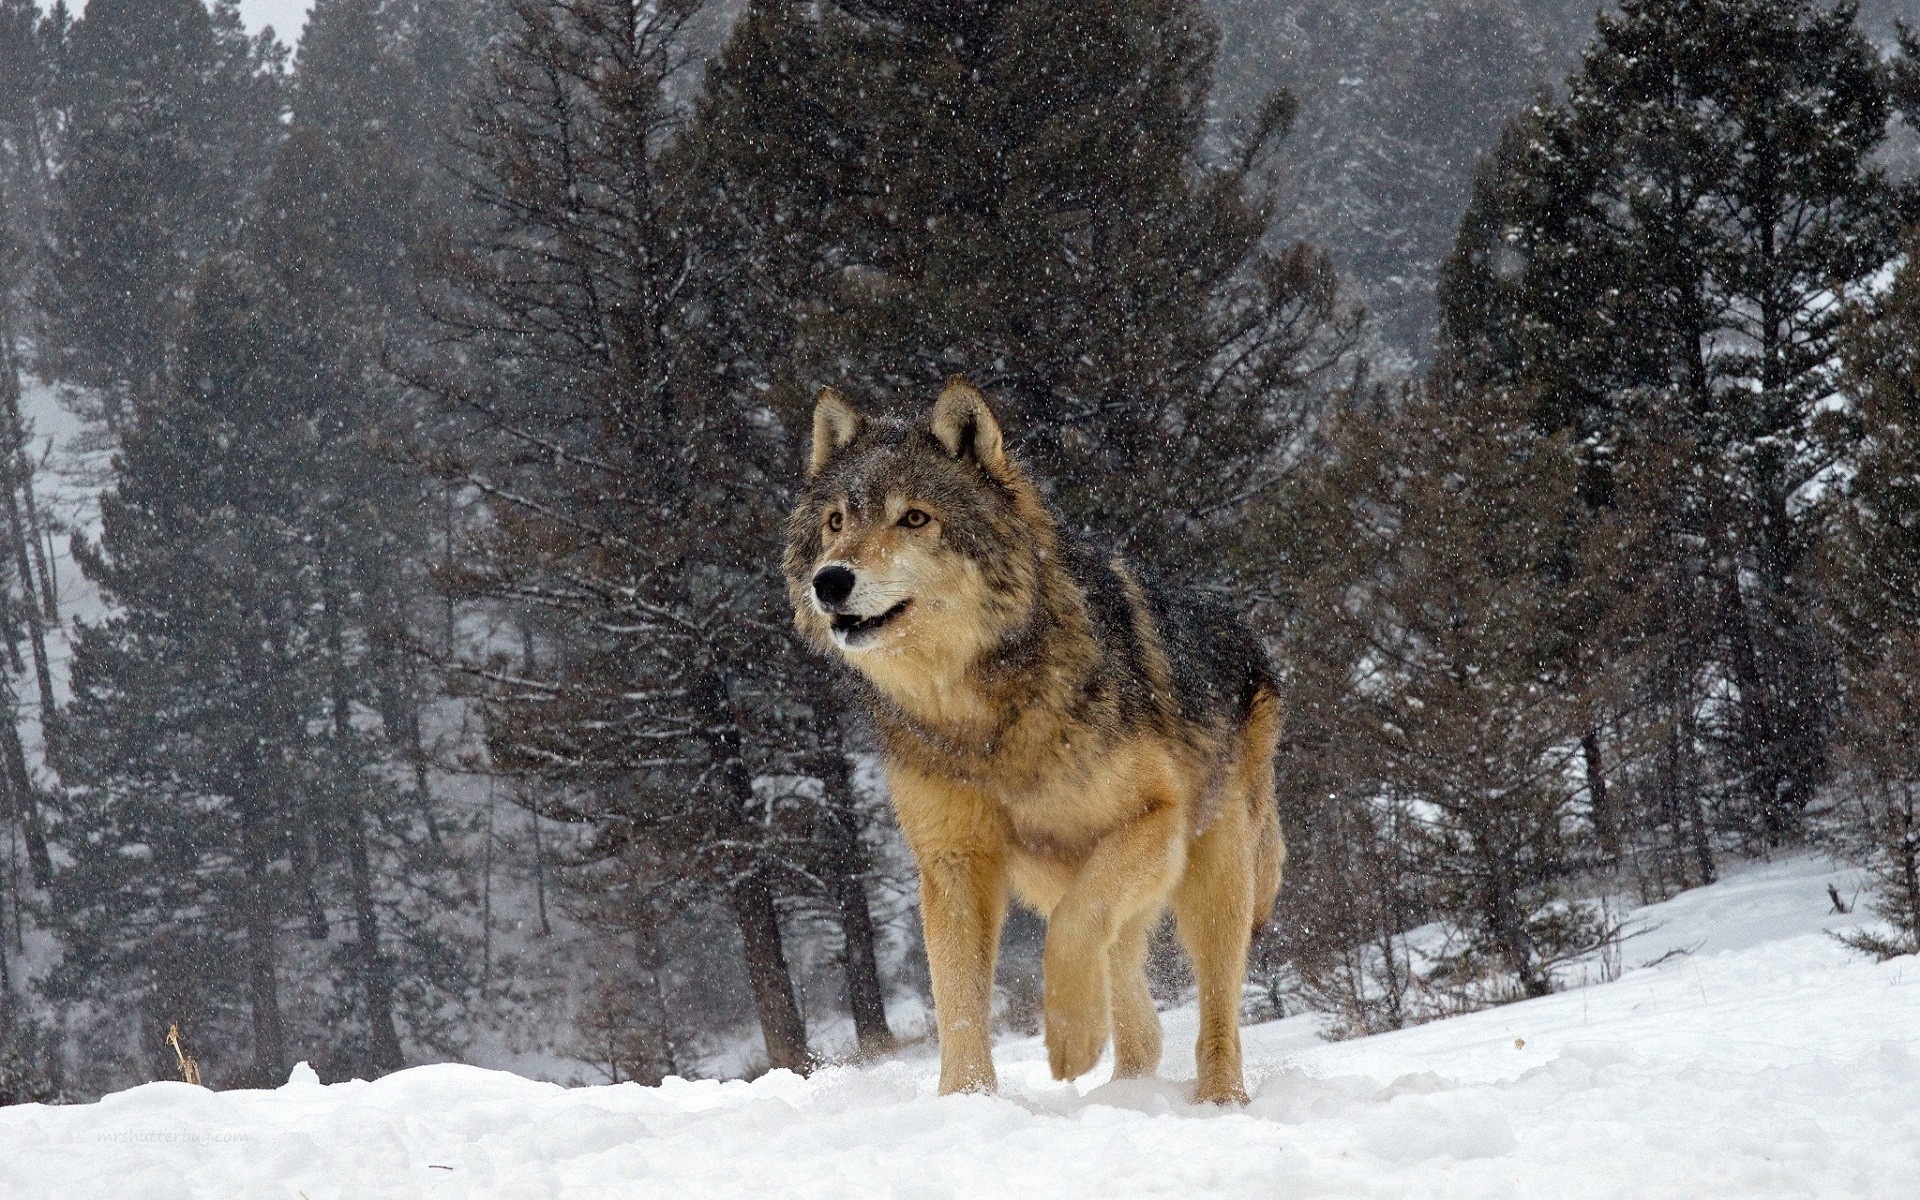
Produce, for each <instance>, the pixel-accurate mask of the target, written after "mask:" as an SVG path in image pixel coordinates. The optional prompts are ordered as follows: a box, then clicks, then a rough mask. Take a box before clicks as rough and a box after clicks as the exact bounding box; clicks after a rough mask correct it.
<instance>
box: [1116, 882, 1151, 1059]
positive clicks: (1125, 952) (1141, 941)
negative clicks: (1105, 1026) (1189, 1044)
mask: <svg viewBox="0 0 1920 1200" xmlns="http://www.w3.org/2000/svg"><path fill="white" fill-rule="evenodd" d="M1162 911H1163V910H1161V909H1160V908H1159V907H1157V906H1156V907H1154V908H1152V909H1149V910H1148V911H1146V912H1143V913H1141V914H1140V915H1139V916H1136V917H1135V918H1134V919H1133V920H1131V921H1129V922H1127V924H1126V927H1125V928H1123V929H1122V930H1121V931H1120V936H1119V937H1117V938H1115V939H1114V943H1113V946H1112V948H1111V949H1109V950H1108V951H1107V971H1108V974H1109V976H1110V977H1111V978H1112V980H1113V1077H1114V1078H1115V1079H1141V1078H1145V1077H1147V1076H1150V1075H1152V1074H1153V1073H1154V1072H1155V1071H1157V1070H1159V1069H1160V1014H1159V1012H1158V1011H1157V1010H1156V1009H1155V1008H1154V1006H1153V993H1151V992H1149V991H1148V990H1147V943H1148V939H1149V938H1151V937H1152V935H1153V927H1154V926H1155V925H1157V924H1159V922H1160V914H1161V912H1162Z"/></svg>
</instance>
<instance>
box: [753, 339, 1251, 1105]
mask: <svg viewBox="0 0 1920 1200" xmlns="http://www.w3.org/2000/svg"><path fill="white" fill-rule="evenodd" d="M787 534H788V539H787V550H786V556H785V562H784V567H785V573H786V578H787V583H788V587H789V591H790V593H791V598H792V601H793V609H794V616H795V622H796V624H797V626H798V628H799V631H800V633H801V635H802V636H803V637H804V638H805V640H806V641H807V642H809V643H810V644H811V645H813V646H814V647H817V648H818V649H820V650H821V651H823V652H825V653H828V654H831V655H834V656H836V657H838V658H840V659H841V660H842V661H844V662H845V663H846V664H847V665H848V666H850V667H851V668H852V669H853V672H854V678H855V679H856V680H858V681H863V686H862V687H861V690H862V691H863V692H864V693H865V696H866V701H867V703H868V704H869V705H870V707H871V710H872V715H873V719H874V723H875V725H876V727H877V729H878V731H879V735H880V740H881V746H882V757H883V759H884V762H885V767H886V776H887V782H888V784H889V787H890V789H891V791H892V798H893V804H894V807H895V811H896V812H897V813H898V814H899V820H900V828H901V830H902V832H903V833H904V835H905V837H906V840H907V843H908V845H909V847H910V848H911V850H912V851H913V855H914V858H915V860H916V862H917V864H918V866H919V869H920V913H921V919H922V922H923V925H924V928H925V932H926V948H927V960H928V966H929V967H930V969H931V974H932V979H933V997H934V1009H935V1020H936V1023H937V1026H938V1030H939V1040H940V1091H941V1093H942V1094H943V1095H944V1094H948V1093H952V1092H963V1091H992V1090H993V1088H994V1086H995V1076H994V1069H993V1058H992V1052H991V1048H990V1044H989V1037H988V1034H989V1028H988V1022H989V1015H990V1014H989V1008H990V1004H991V999H992V989H993V973H994V961H995V958H996V955H997V953H998V949H999V941H1000V926H1001V922H1002V919H1003V918H1004V916H1005V913H1006V907H1007V902H1008V898H1009V895H1011V896H1012V897H1014V898H1017V899H1018V900H1020V901H1021V902H1022V903H1024V904H1026V905H1028V906H1030V907H1031V908H1032V909H1033V910H1034V911H1035V912H1037V913H1039V914H1040V915H1042V916H1044V917H1045V918H1046V921H1047V933H1046V948H1045V951H1044V954H1043V957H1042V960H1041V966H1042V971H1043V984H1042V995H1043V1010H1044V1018H1045V1028H1046V1047H1047V1058H1048V1062H1049V1065H1050V1066H1051V1068H1052V1070H1053V1076H1054V1078H1055V1079H1061V1080H1067V1079H1074V1078H1077V1077H1078V1076H1080V1075H1083V1074H1085V1073H1086V1072H1087V1071H1088V1070H1090V1069H1091V1068H1092V1067H1093V1066H1094V1064H1095V1063H1096V1062H1097V1061H1098V1059H1099V1057H1100V1055H1101V1052H1102V1051H1103V1050H1104V1049H1105V1048H1106V1045H1107V1042H1108V1040H1109V1037H1111V1040H1112V1042H1113V1047H1114V1077H1115V1078H1129V1077H1136V1076H1146V1075H1151V1074H1153V1073H1154V1072H1155V1070H1156V1069H1157V1068H1158V1066H1159V1061H1160V1047H1161V1034H1160V1021H1159V1016H1158V1014H1157V1013H1156V1012H1155V1010H1154V1005H1153V999H1152V997H1151V996H1150V995H1149V994H1148V991H1147V981H1146V972H1145V965H1146V957H1147V942H1148V937H1149V935H1150V934H1151V933H1152V931H1153V929H1154V927H1155V926H1156V925H1157V924H1158V922H1159V920H1160V918H1161V916H1162V914H1163V913H1164V912H1165V910H1166V909H1167V907H1169V906H1171V907H1172V909H1173V913H1174V917H1175V920H1176V922H1177V925H1178V930H1179V935H1180V940H1181V942H1182V943H1183V945H1184V946H1185V949H1186V952H1187V955H1188V957H1189V959H1190V960H1191V961H1192V964H1193V970H1194V975H1195V977H1196V979H1197V982H1198V985H1199V1002H1200V1033H1199V1040H1198V1044H1197V1046H1196V1047H1195V1052H1196V1058H1197V1060H1198V1063H1199V1078H1198V1081H1197V1083H1196V1086H1195V1098H1196V1099H1197V1100H1199V1101H1205V1102H1215V1103H1228V1102H1244V1101H1245V1100H1246V1086H1245V1082H1244V1079H1243V1075H1242V1068H1241V1054H1240V1029H1239V1011H1240V1001H1241V993H1242V990H1243V988H1244V986H1245V977H1246V964H1247V951H1248V945H1249V942H1250V941H1251V939H1252V936H1253V934H1254V932H1255V930H1256V929H1257V928H1258V926H1259V925H1260V924H1261V923H1263V922H1264V921H1265V920H1266V919H1267V916H1268V914H1269V913H1270V912H1271V910H1272V908H1273V903H1274V899H1275V897H1276V896H1277V895H1278V892H1279V888H1280V871H1281V866H1282V864H1283V862H1284V860H1285V855H1286V850H1285V846H1284V843H1283V842H1282V840H1281V834H1280V822H1279V817H1278V813H1277V810H1276V807H1275V801H1274V767H1273V760H1274V749H1275V745H1276V743H1277V741H1278V738H1279V733H1280V720H1281V712H1280V701H1279V695H1278V689H1277V687H1276V685H1275V683H1274V678H1273V672H1272V669H1271V666H1270V665H1269V663H1268V660H1267V657H1266V654H1265V652H1264V650H1263V649H1262V647H1261V645H1260V642H1259V640H1258V639H1257V638H1256V637H1255V636H1254V634H1253V633H1252V631H1250V630H1249V629H1248V628H1247V627H1246V626H1245V625H1243V624H1242V623H1241V622H1240V621H1238V620H1237V619H1236V618H1235V617H1234V616H1233V615H1232V614H1231V613H1229V612H1228V611H1226V610H1225V609H1224V608H1222V607H1221V606H1219V605H1218V604H1215V603H1213V602H1211V601H1209V600H1208V599H1206V598H1205V597H1203V596H1201V595H1198V594H1193V593H1183V592H1180V591H1177V590H1174V589H1170V588H1166V587H1162V586H1160V585H1159V584H1157V583H1156V582H1155V581H1153V580H1152V579H1149V578H1148V577H1147V576H1146V575H1145V574H1144V573H1143V572H1141V571H1139V570H1137V569H1136V568H1134V567H1133V566H1131V565H1129V564H1128V563H1127V561H1126V560H1125V559H1123V558H1122V557H1120V556H1118V555H1116V554H1106V553H1101V552H1099V551H1098V550H1096V549H1095V548H1093V547H1092V546H1090V545H1087V544H1084V543H1082V542H1081V541H1079V540H1077V539H1074V538H1071V537H1069V536H1067V534H1066V532H1065V531H1064V530H1063V529H1062V528H1061V522H1060V520H1059V519H1058V517H1057V516H1056V515H1055V514H1054V512H1053V511H1052V510H1051V509H1050V508H1049V506H1048V505H1047V503H1046V501H1045V500H1044V498H1043V497H1042V495H1041V492H1040V490H1039V488H1038V487H1037V486H1036V484H1035V482H1034V480H1033V478H1032V476H1031V475H1030V474H1029V473H1028V471H1027V470H1026V469H1025V468H1024V467H1022V465H1021V464H1020V462H1019V461H1018V460H1017V459H1016V458H1015V457H1014V456H1013V455H1012V454H1011V453H1009V452H1008V450H1007V447H1006V445H1005V442H1004V439H1003V438H1002V435H1001V430H1000V425H999V422H998V421H997V420H996V419H995V417H994V413H993V410H992V409H991V407H990V406H989V405H988V404H987V402H986V400H985V398H984V397H983V396H982V395H981V393H980V392H979V390H978V389H976V388H975V387H974V386H973V385H972V384H971V383H969V382H968V381H967V380H965V379H964V378H959V377H956V378H954V379H951V380H949V381H948V382H947V384H946V386H945V387H944V389H943V390H942V391H941V392H940V394H939V397H938V399H937V400H936V401H935V403H934V404H933V406H932V408H931V410H930V411H929V412H928V413H927V414H926V415H925V416H924V417H923V418H922V419H920V420H918V421H915V422H911V423H909V422H904V421H898V420H890V419H879V418H871V417H867V416H863V415H862V414H861V413H859V412H858V411H856V410H855V409H854V407H853V406H852V405H850V404H849V403H848V402H847V401H846V399H845V398H843V397H842V396H841V395H839V394H838V393H837V392H835V391H834V390H833V389H831V388H828V389H825V390H823V391H822V392H821V393H820V395H819V399H818V401H817V403H816V405H815V408H814V413H813V443H812V450H811V454H810V457H809V463H808V467H807V472H806V481H805V486H804V488H803V490H802V493H801V495H800V498H799V501H798V503H797V505H796V506H795V508H794V510H793V514H792V517H791V519H790V521H789V524H788V530H787Z"/></svg>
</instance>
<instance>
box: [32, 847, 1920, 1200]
mask: <svg viewBox="0 0 1920 1200" xmlns="http://www.w3.org/2000/svg"><path fill="white" fill-rule="evenodd" d="M1852 878H1853V877H1852V874H1851V873H1850V872H1846V871H1844V870H1840V869H1836V868H1834V867H1832V866H1831V865H1829V864H1827V863H1824V862H1821V861H1818V860H1813V859H1804V858H1803V859H1796V860H1791V861H1787V862H1782V863H1777V864H1773V865H1771V866H1763V867H1756V868H1750V869H1747V870H1745V871H1743V872H1741V873H1739V874H1737V875H1735V876H1734V877H1732V878H1730V879H1728V880H1726V881H1724V882H1722V883H1719V884H1716V885H1715V886H1713V887H1710V888H1703V889H1700V890H1698V891H1695V892H1690V893H1687V894H1685V895H1682V896H1680V897H1677V898H1676V899H1674V900H1672V901H1669V902H1668V903H1666V904H1662V905H1657V906H1654V907H1652V908H1647V909H1642V910H1640V912H1639V914H1638V916H1639V917H1640V919H1641V921H1642V923H1644V924H1647V925H1657V928H1655V929H1654V930H1653V931H1652V932H1650V933H1648V934H1646V935H1645V936H1643V937H1642V938H1640V939H1638V940H1636V941H1633V942H1630V943H1628V947H1627V952H1626V955H1625V959H1626V965H1627V968H1628V969H1627V970H1626V972H1625V973H1624V974H1623V975H1622V976H1621V977H1620V978H1619V979H1618V980H1616V981H1614V982H1611V983H1603V984H1597V985H1595V986H1591V987H1586V988H1581V989H1578V990H1575V991H1570V992H1565V993H1562V994H1559V995H1555V996H1550V997H1547V998H1545V999H1541V1000H1535V1001H1529V1002H1527V1003H1523V1004H1514V1005H1509V1006H1507V1007H1504V1008H1500V1009H1495V1010H1491V1011H1487V1012H1482V1013H1475V1014H1472V1015H1468V1016H1463V1017H1457V1018H1454V1019H1451V1020H1446V1021H1440V1022H1435V1023H1433V1024H1430V1025H1425V1026H1422V1027H1420V1028H1416V1029H1410V1030H1404V1031H1401V1032H1399V1033H1393V1034H1387V1035H1383V1036H1380V1037H1372V1038H1364V1039H1359V1040H1355V1041H1349V1042H1342V1043H1326V1042H1322V1041H1321V1040H1319V1039H1318V1038H1317V1037H1316V1036H1315V1035H1314V1032H1313V1027H1312V1024H1311V1021H1310V1020H1309V1019H1307V1018H1293V1019H1289V1020H1286V1021H1278V1022H1274V1023H1272V1024H1268V1025H1263V1026H1259V1027H1256V1028H1253V1029H1250V1030H1248V1031H1247V1043H1248V1062H1249V1067H1250V1074H1251V1080H1250V1083H1251V1086H1252V1088H1253V1091H1254V1099H1253V1102H1252V1104H1251V1105H1249V1106H1248V1107H1247V1108H1246V1109H1245V1110H1236V1111H1222V1110H1215V1109H1204V1108H1196V1107H1194V1106H1193V1105H1191V1104H1189V1103H1187V1102H1186V1100H1185V1096H1186V1095H1187V1094H1188V1091H1189V1087H1190V1085H1189V1083H1187V1082H1183V1080H1182V1077H1183V1076H1185V1077H1186V1078H1187V1079H1188V1080H1190V1079H1191V1076H1192V1070H1193V1064H1192V1058H1191V1055H1190V1054H1188V1053H1185V1052H1184V1051H1183V1049H1182V1044H1183V1043H1185V1042H1186V1041H1187V1040H1188V1039H1189V1038H1190V1036H1191V1033H1192V1022H1191V1016H1190V1014H1185V1013H1174V1014H1170V1015H1169V1019H1168V1026H1169V1028H1168V1034H1169V1038H1168V1044H1169V1047H1170V1050H1169V1054H1168V1062H1167V1064H1166V1066H1165V1068H1164V1069H1163V1073H1164V1074H1165V1075H1166V1076H1167V1078H1166V1079H1165V1080H1164V1081H1157V1082H1144V1083H1127V1084H1103V1083H1101V1082H1100V1081H1101V1080H1102V1079H1103V1078H1104V1071H1102V1072H1099V1073H1096V1074H1094V1075H1092V1076H1089V1077H1088V1078H1087V1079H1086V1080H1084V1081H1082V1084H1081V1085H1080V1086H1079V1087H1072V1086H1068V1085H1064V1084H1057V1083H1054V1082H1052V1081H1051V1080H1050V1079H1048V1078H1047V1072H1046V1063H1045V1055H1044V1053H1043V1051H1042V1049H1041V1047H1040V1046H1039V1044H1038V1043H1037V1041H1034V1040H1022V1041H1014V1042H1010V1043H1006V1044H1003V1045H1001V1046H1000V1047H999V1050H998V1060H999V1063H1000V1078H1001V1092H1000V1094H999V1095H998V1096H997V1097H992V1098H988V1097H977V1096H971V1097H949V1098H946V1099H941V1098H937V1097H936V1096H935V1095H934V1076H935V1070H934V1064H933V1061H932V1058H931V1057H930V1053H929V1051H928V1050H927V1048H924V1047H922V1048H920V1049H918V1050H916V1051H914V1052H911V1053H909V1054H907V1055H906V1056H904V1057H902V1058H901V1059H899V1060H896V1061H890V1062H886V1063H882V1064H879V1065H874V1066H867V1067H847V1068H834V1069H830V1070H825V1071H821V1072H819V1073H818V1074H816V1075H814V1076H813V1077H812V1078H810V1079H802V1078H799V1077H797V1076H794V1075H791V1074H787V1073H785V1072H775V1073H774V1074H771V1075H768V1076H765V1077H763V1078H761V1079H759V1080H757V1081H755V1082H752V1083H712V1082H706V1083H688V1082H682V1081H678V1080H673V1081H669V1082H668V1083H667V1084H666V1085H665V1086H663V1087H659V1088H642V1087H638V1086H635V1085H632V1084H627V1085H622V1086H618V1087H583V1088H573V1089H563V1088H560V1087H556V1086H554V1085H551V1084H542V1083H534V1082H530V1081H528V1080H524V1079H520V1078H517V1077H515V1076H512V1075H507V1074H504V1073H499V1072H490V1071H483V1070H479V1069H477V1068H472V1067H461V1066H433V1067H420V1068H416V1069H413V1070H409V1071H403V1072H401V1073H399V1074H397V1075H393V1076H390V1077H388V1078H386V1079H382V1080H379V1081H378V1082H375V1083H360V1082H355V1083H346V1084H338V1085H334V1086H330V1087H323V1086H321V1085H320V1084H319V1083H318V1082H317V1081H316V1080H315V1079H314V1078H313V1076H312V1074H311V1072H309V1071H306V1070H305V1068H304V1067H303V1068H300V1069H298V1070H296V1071H295V1072H294V1078H293V1079H292V1080H291V1081H290V1082H289V1083H288V1084H287V1086H285V1087H283V1088H280V1089H278V1090H276V1091H259V1092H225V1093H212V1092H207V1091H204V1090H202V1089H199V1088H193V1087H188V1086H187V1085H185V1084H180V1083H153V1084H148V1085H146V1086H144V1087H138V1088H134V1089H132V1090H130V1091H126V1092H122V1093H119V1094H117V1095H113V1096H109V1097H107V1098H106V1099H104V1100H102V1101H100V1102H99V1103H97V1104H89V1105H76V1106H71V1107H55V1108H49V1107H38V1106H26V1107H20V1108H12V1109H0V1197H7V1198H8V1200H28V1198H30V1197H32V1198H38V1197H47V1198H49V1200H93V1198H95V1197H99V1198H102V1200H105V1198H109V1197H111V1198H112V1200H161V1198H173V1197H221V1198H229V1197H232V1198H239V1197H276V1198H278V1197H286V1198H289V1200H291V1198H297V1197H304V1198H305V1200H375V1198H379V1197H422V1198H426V1197H503V1198H504V1197H541V1198H547V1197H563V1196H564V1197H569V1198H583V1200H584V1198H590V1197H663V1198H666V1200H692V1198H695V1197H709V1196H755V1197H762V1196H805V1197H857V1198H859V1200H868V1198H876V1200H878V1198H885V1197H916V1198H919V1197H928V1198H931V1197H949V1196H951V1197H976V1196H977V1197H1001V1196H1008V1197H1017V1198H1018V1200H1043V1198H1045V1197H1055V1196H1102V1197H1117V1196H1201V1195H1227V1196H1259V1197H1274V1198H1276V1200H1277V1198H1281V1197H1286V1198H1293V1197H1305V1196H1383V1197H1384V1196H1394V1197H1409V1196H1446V1197H1466V1196H1502V1197H1506V1196H1511V1197H1522V1196H1524V1197H1554V1198H1573V1197H1587V1196H1615V1197H1634V1198H1636V1200H1643V1198H1652V1197H1689V1198H1698V1197H1716V1198H1718V1197H1793V1198H1795V1200H1805V1198H1807V1197H1829V1196H1831V1197H1843V1196H1844V1197H1887V1198H1889V1200H1893V1198H1899V1200H1911V1198H1912V1197H1915V1196H1920V962H1916V961H1915V960H1914V959H1912V958H1906V959H1896V960H1894V961H1892V962H1888V963H1884V964H1875V963H1873V962H1870V961H1867V960H1865V959H1862V958H1860V957H1859V956H1856V955H1854V954H1852V953H1850V952H1849V951H1847V950H1845V949H1844V948H1842V947H1841V946H1839V945H1837V944H1836V943H1835V942H1834V941H1833V940H1832V939H1830V938H1828V937H1827V936H1825V934H1824V933H1823V932H1822V931H1823V929H1825V928H1831V927H1838V926H1840V925H1844V924H1848V923H1851V922H1852V921H1853V920H1855V919H1856V918H1851V917H1840V916H1833V915H1830V914H1829V912H1828V909H1829V905H1828V901H1827V897H1826V884H1827V882H1828V881H1829V880H1833V881H1836V882H1837V883H1838V884H1839V886H1840V889H1841V892H1842V894H1843V895H1845V894H1848V893H1850V892H1851V890H1852V888H1853V886H1854V884H1853V882H1852ZM1669 950H1680V951H1686V953H1681V954H1677V955H1673V956H1670V957H1665V958H1664V961H1660V962H1658V963H1657V965H1653V966H1643V967H1636V966H1635V964H1640V963H1647V962H1649V961H1651V960H1653V959H1656V958H1661V957H1662V956H1665V955H1666V954H1667V951H1669Z"/></svg>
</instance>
